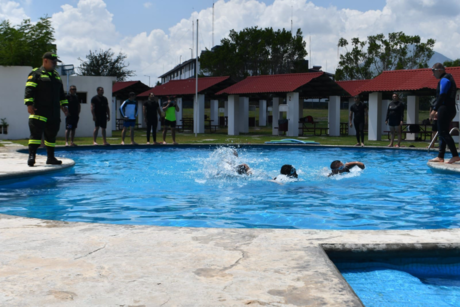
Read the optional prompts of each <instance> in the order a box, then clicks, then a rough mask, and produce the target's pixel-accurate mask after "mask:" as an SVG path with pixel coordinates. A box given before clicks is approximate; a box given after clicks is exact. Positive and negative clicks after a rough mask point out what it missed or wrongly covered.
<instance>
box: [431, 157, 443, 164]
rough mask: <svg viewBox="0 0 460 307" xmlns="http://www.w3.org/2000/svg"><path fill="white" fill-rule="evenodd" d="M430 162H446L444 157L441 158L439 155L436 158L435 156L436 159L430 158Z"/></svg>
mask: <svg viewBox="0 0 460 307" xmlns="http://www.w3.org/2000/svg"><path fill="white" fill-rule="evenodd" d="M428 162H441V163H443V162H444V159H441V158H439V157H436V158H434V159H431V160H428Z"/></svg>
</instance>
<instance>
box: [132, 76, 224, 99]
mask: <svg viewBox="0 0 460 307" xmlns="http://www.w3.org/2000/svg"><path fill="white" fill-rule="evenodd" d="M228 78H230V77H203V78H198V92H202V91H204V90H206V89H208V88H210V87H212V86H214V85H216V84H219V83H221V82H223V81H225V80H227V79H228ZM150 93H153V94H154V95H155V96H175V95H178V96H180V95H193V94H195V78H193V79H184V80H172V81H169V82H168V83H165V84H161V85H157V86H155V87H154V88H152V89H150V90H148V91H145V92H143V93H141V94H139V95H137V97H148V96H149V94H150Z"/></svg>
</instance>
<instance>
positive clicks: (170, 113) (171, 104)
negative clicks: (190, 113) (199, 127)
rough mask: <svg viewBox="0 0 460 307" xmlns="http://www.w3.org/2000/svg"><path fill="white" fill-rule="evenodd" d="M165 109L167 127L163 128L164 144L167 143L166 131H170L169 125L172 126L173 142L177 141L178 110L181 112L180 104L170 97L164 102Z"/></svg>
mask: <svg viewBox="0 0 460 307" xmlns="http://www.w3.org/2000/svg"><path fill="white" fill-rule="evenodd" d="M163 111H164V112H165V114H166V115H165V125H164V126H165V127H164V130H163V144H167V143H166V132H168V126H169V127H171V135H172V140H173V144H175V145H177V143H176V112H179V106H178V105H177V103H176V102H175V101H174V100H171V99H170V98H169V97H168V101H166V102H165V103H163Z"/></svg>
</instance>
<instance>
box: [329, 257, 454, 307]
mask: <svg viewBox="0 0 460 307" xmlns="http://www.w3.org/2000/svg"><path fill="white" fill-rule="evenodd" d="M396 260H399V261H397V262H395V261H392V262H393V263H391V262H387V261H372V262H357V263H356V262H338V263H336V266H337V268H338V269H339V270H340V272H341V273H342V275H343V277H344V278H345V280H346V281H347V282H348V283H349V284H350V286H351V287H352V288H353V290H354V291H355V293H356V294H357V295H358V297H359V298H360V299H361V301H362V302H363V304H364V305H365V306H366V307H374V306H375V307H382V306H385V307H407V306H420V307H432V306H436V307H458V306H460V257H458V256H457V257H450V258H443V257H434V258H423V259H420V258H405V259H396Z"/></svg>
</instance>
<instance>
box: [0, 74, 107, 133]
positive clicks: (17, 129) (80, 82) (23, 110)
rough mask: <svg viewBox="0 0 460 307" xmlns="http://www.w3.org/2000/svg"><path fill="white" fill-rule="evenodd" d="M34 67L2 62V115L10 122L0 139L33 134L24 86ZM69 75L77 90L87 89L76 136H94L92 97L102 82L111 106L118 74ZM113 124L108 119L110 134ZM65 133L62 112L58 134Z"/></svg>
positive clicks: (0, 112)
mask: <svg viewBox="0 0 460 307" xmlns="http://www.w3.org/2000/svg"><path fill="white" fill-rule="evenodd" d="M31 71H32V67H27V66H9V67H3V66H0V118H6V121H7V122H8V124H9V127H8V134H6V135H5V134H0V139H13V140H14V139H28V138H29V136H30V132H29V125H28V119H29V113H27V107H26V106H25V104H24V90H25V85H26V81H27V76H28V74H29V73H30V72H31ZM69 79H70V82H69V83H70V84H73V85H76V86H77V90H78V92H87V103H86V104H82V108H81V113H80V121H79V122H78V128H77V130H76V136H77V137H89V136H92V135H93V130H94V122H93V118H92V115H91V98H92V97H93V96H94V95H96V88H97V87H98V86H102V87H104V90H105V94H104V95H105V96H106V97H107V99H108V101H109V106H111V105H112V104H111V101H112V84H113V82H114V81H115V78H114V77H83V76H70V78H69ZM62 81H63V83H64V88H68V86H67V78H66V77H62ZM111 111H112V110H111ZM112 114H113V113H112ZM111 120H112V118H111ZM111 127H112V125H111V123H110V122H109V123H108V124H107V136H111V135H112V129H111ZM64 133H65V117H64V114H62V113H61V128H60V130H59V133H58V136H61V137H63V136H64ZM99 134H100V133H99Z"/></svg>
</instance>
